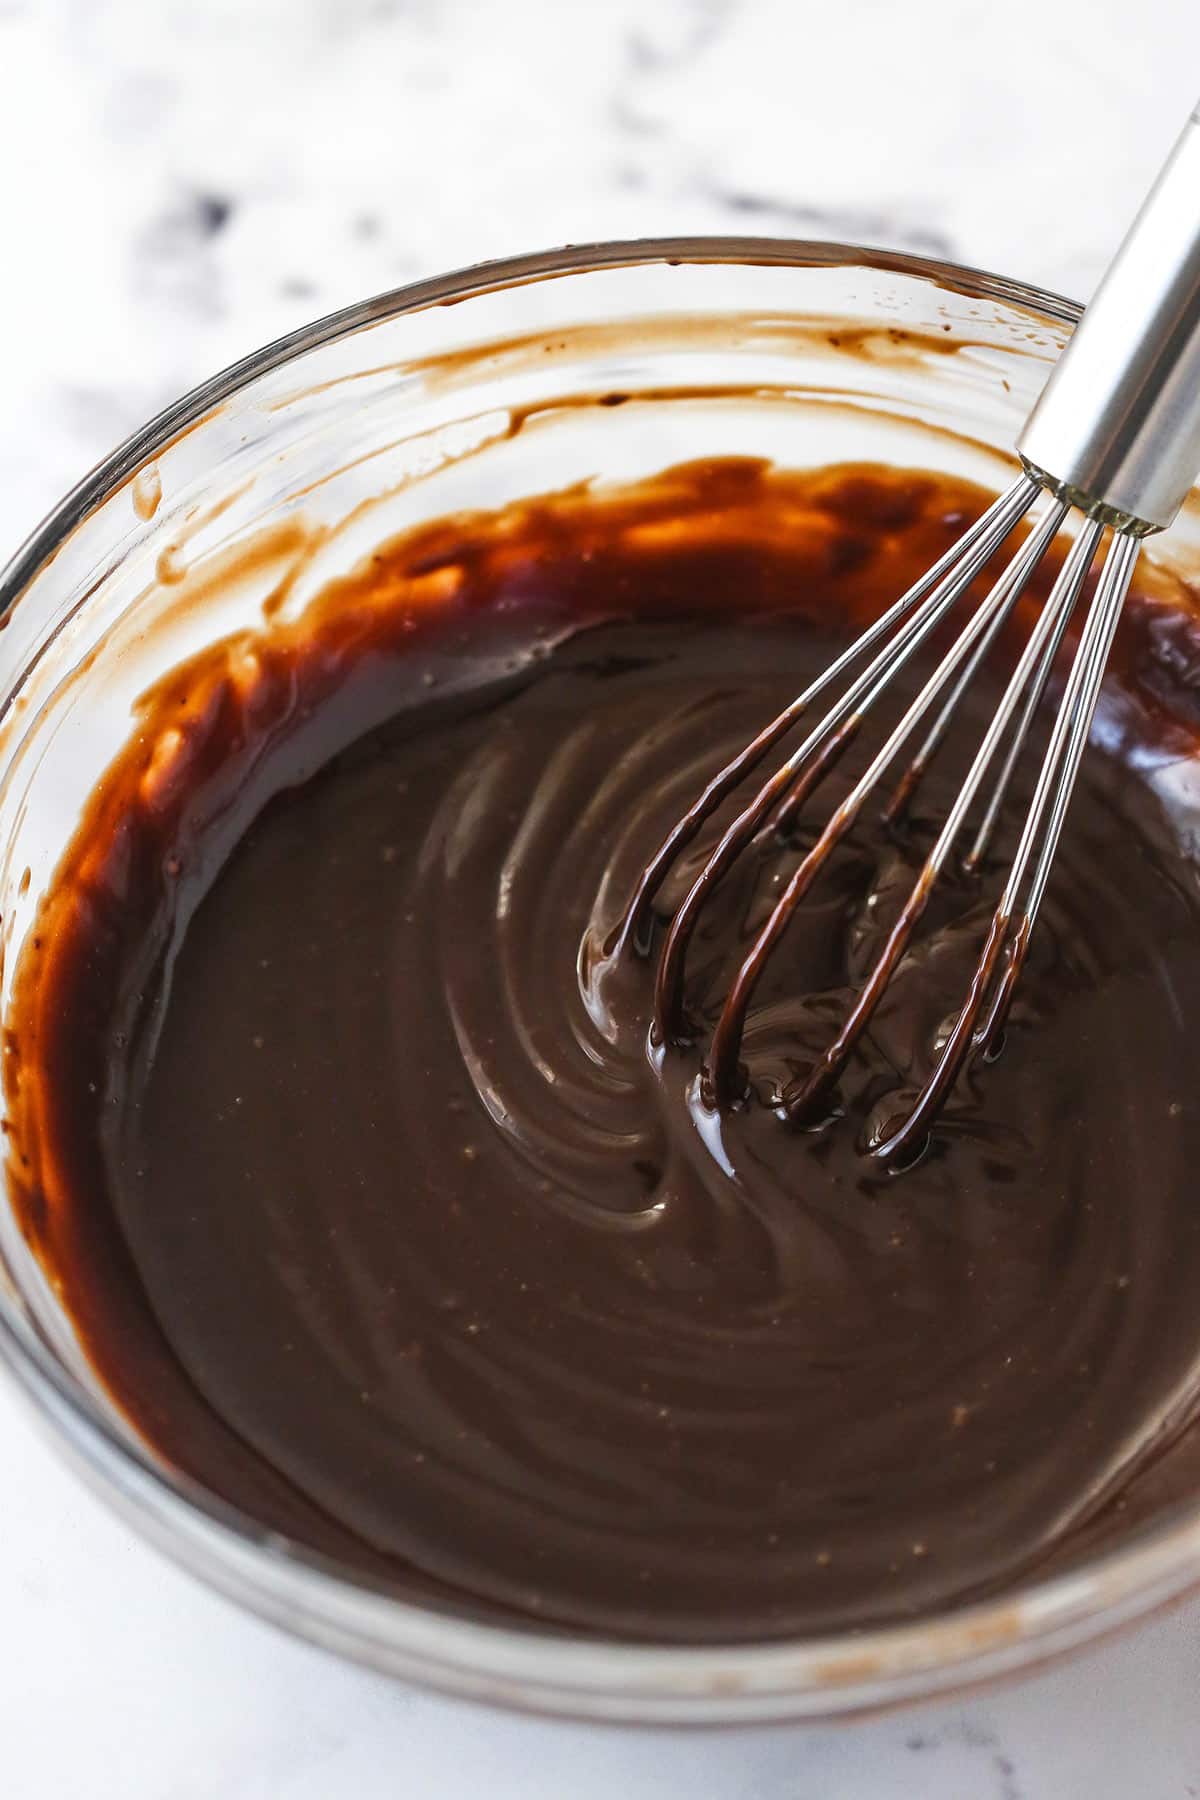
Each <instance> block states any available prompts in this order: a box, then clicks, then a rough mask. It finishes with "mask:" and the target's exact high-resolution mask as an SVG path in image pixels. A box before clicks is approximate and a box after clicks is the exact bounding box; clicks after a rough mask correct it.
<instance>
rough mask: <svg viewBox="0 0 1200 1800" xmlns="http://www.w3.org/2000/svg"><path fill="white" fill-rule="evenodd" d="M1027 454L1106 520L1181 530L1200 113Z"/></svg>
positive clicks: (1199, 447)
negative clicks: (1177, 518)
mask: <svg viewBox="0 0 1200 1800" xmlns="http://www.w3.org/2000/svg"><path fill="white" fill-rule="evenodd" d="M1017 450H1018V453H1019V454H1020V456H1021V459H1022V461H1023V462H1024V463H1025V464H1026V466H1027V468H1028V469H1029V471H1030V473H1031V474H1033V475H1036V476H1037V477H1038V479H1039V480H1040V481H1042V482H1043V483H1044V485H1045V486H1047V487H1049V488H1051V489H1052V490H1053V492H1055V493H1056V494H1058V495H1060V496H1061V497H1062V498H1063V499H1064V500H1069V501H1070V502H1071V503H1072V504H1073V505H1075V506H1079V507H1081V508H1082V509H1083V510H1084V511H1085V512H1088V513H1090V514H1091V515H1092V516H1093V517H1096V518H1100V519H1101V520H1103V521H1104V523H1106V524H1110V525H1117V526H1121V527H1124V528H1125V529H1127V530H1132V531H1135V532H1136V531H1137V530H1138V529H1139V527H1140V528H1141V530H1142V531H1143V532H1146V531H1158V530H1163V529H1165V528H1166V527H1167V526H1168V525H1170V524H1171V522H1172V521H1173V519H1174V518H1175V515H1176V513H1177V512H1178V511H1179V508H1180V507H1181V506H1182V504H1183V501H1184V498H1185V496H1186V494H1187V492H1188V490H1189V489H1190V488H1191V486H1192V484H1193V482H1194V481H1195V480H1196V476H1197V471H1200V106H1197V108H1196V110H1195V112H1194V113H1193V114H1192V116H1191V118H1190V119H1189V121H1188V123H1187V125H1186V126H1185V127H1184V130H1183V135H1182V136H1181V137H1180V139H1179V141H1178V143H1177V144H1176V145H1175V148H1174V149H1173V150H1172V152H1171V154H1170V156H1169V157H1168V158H1167V161H1166V163H1165V165H1164V167H1163V170H1162V173H1161V174H1160V175H1159V177H1158V180H1157V181H1156V182H1155V184H1154V186H1153V187H1152V188H1151V190H1150V192H1149V194H1148V195H1147V197H1146V200H1145V202H1144V203H1143V205H1142V208H1141V211H1140V212H1139V213H1138V215H1137V217H1136V218H1135V219H1134V221H1133V224H1132V225H1131V226H1130V228H1129V231H1128V233H1127V235H1126V237H1125V240H1124V242H1123V243H1122V245H1121V247H1120V249H1119V250H1118V251H1117V254H1116V256H1115V257H1114V258H1113V261H1112V263H1111V264H1110V266H1109V269H1108V272H1107V274H1106V275H1105V276H1104V278H1103V280H1102V281H1101V283H1100V286H1099V287H1098V288H1097V290H1096V293H1095V296H1094V298H1093V299H1092V302H1091V304H1090V305H1089V307H1088V308H1087V311H1086V312H1085V313H1084V315H1083V318H1082V320H1081V321H1080V323H1079V324H1078V325H1077V326H1076V328H1075V333H1074V336H1073V337H1072V338H1071V341H1070V343H1069V344H1068V345H1067V347H1066V349H1065V350H1064V352H1063V354H1062V356H1061V357H1060V358H1059V361H1058V363H1057V365H1056V366H1055V368H1054V370H1053V372H1052V373H1051V376H1050V379H1049V380H1048V381H1047V383H1046V386H1045V388H1044V389H1043V391H1042V395H1041V398H1040V399H1039V400H1038V402H1037V405H1036V406H1035V407H1034V409H1033V411H1032V412H1031V413H1030V415H1029V419H1028V421H1027V423H1026V425H1025V429H1024V430H1023V432H1022V433H1021V436H1020V438H1019V439H1018V441H1017Z"/></svg>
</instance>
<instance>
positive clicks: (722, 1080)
mask: <svg viewBox="0 0 1200 1800" xmlns="http://www.w3.org/2000/svg"><path fill="white" fill-rule="evenodd" d="M1061 517H1062V508H1061V504H1060V503H1058V502H1053V503H1051V504H1050V506H1049V507H1048V508H1047V511H1046V513H1045V516H1044V517H1043V518H1042V519H1041V520H1040V521H1039V523H1038V525H1037V527H1036V528H1035V530H1034V531H1033V532H1031V534H1030V536H1029V537H1028V538H1027V539H1026V541H1025V542H1024V544H1022V546H1021V548H1020V550H1019V551H1018V552H1017V554H1016V556H1015V557H1014V558H1013V560H1012V562H1011V563H1009V565H1008V566H1007V568H1006V569H1005V570H1004V572H1003V573H1002V574H1001V575H1000V577H999V578H998V580H997V581H996V582H995V583H994V585H993V586H992V588H991V590H990V592H989V593H988V595H987V596H986V598H985V599H984V600H983V601H982V603H981V604H980V605H979V606H978V607H977V608H976V611H975V613H974V615H973V616H972V618H971V619H970V620H969V621H968V623H967V625H966V626H965V628H964V629H963V631H962V632H961V633H960V635H959V636H958V637H957V638H956V639H955V641H954V643H953V644H952V645H951V647H950V649H949V650H948V651H947V652H946V654H945V655H944V656H943V657H942V659H941V661H940V662H939V663H938V665H937V667H936V668H935V670H934V671H933V674H932V675H931V676H930V677H929V679H928V680H927V681H926V682H925V684H924V686H923V687H922V688H921V690H920V692H919V693H918V695H917V697H916V699H915V700H913V701H912V703H911V704H910V705H909V707H908V708H907V709H906V711H905V713H904V715H903V717H902V718H901V720H900V722H899V724H898V725H897V726H896V727H895V729H894V730H893V731H892V732H891V734H890V735H889V737H888V738H887V739H886V741H885V742H884V744H883V747H882V748H881V749H880V750H879V751H878V752H877V754H876V755H875V756H874V757H873V758H872V760H871V762H870V763H869V764H868V766H867V768H866V770H865V771H864V772H863V774H862V775H861V776H860V777H859V779H858V780H857V781H856V782H855V784H854V786H853V787H852V788H851V790H850V792H849V794H848V795H847V796H846V798H845V800H843V802H842V803H841V805H840V806H839V807H837V809H836V810H835V811H834V813H833V814H832V816H831V818H830V820H829V822H828V824H827V825H826V827H825V829H824V831H822V833H821V834H820V836H819V837H818V839H817V841H816V843H815V844H814V845H813V847H812V849H811V850H810V851H809V853H808V855H807V856H806V857H805V858H804V860H803V862H801V864H800V865H799V867H798V868H797V869H796V870H795V872H794V873H793V875H792V877H791V879H790V880H789V882H788V884H787V886H786V887H785V889H784V891H783V893H782V894H781V896H780V898H779V899H778V901H777V902H776V904H775V906H774V907H773V908H772V911H771V913H770V915H769V917H768V918H767V920H766V922H765V923H764V925H763V926H762V928H761V929H760V931H759V934H758V936H757V937H756V939H755V941H754V943H753V944H752V945H751V947H750V950H749V951H748V953H747V955H746V956H745V958H744V959H743V961H742V964H741V966H740V968H739V969H738V971H737V974H736V975H735V977H734V980H733V983H732V986H731V987H730V991H729V995H728V998H727V999H726V1002H725V1005H724V1007H723V1008H722V1011H721V1016H720V1018H719V1019H718V1021H717V1026H716V1030H715V1031H714V1033H713V1041H712V1048H711V1052H710V1056H709V1062H708V1072H707V1086H708V1088H709V1089H710V1091H711V1095H712V1098H713V1100H714V1101H715V1103H716V1104H718V1105H724V1104H728V1103H729V1101H731V1100H732V1099H734V1098H735V1097H736V1094H735V1089H736V1084H737V1071H738V1057H739V1053H740V1050H741V1040H742V1032H743V1028H744V1023H745V1017H746V1011H747V1008H748V1007H749V1004H750V1001H751V999H752V997H753V994H754V989H755V987H756V985H757V982H758V979H759V977H760V975H761V973H762V970H763V968H764V967H765V966H766V963H767V960H768V958H769V957H770V956H771V954H772V953H773V951H774V949H775V946H776V945H777V943H778V942H779V939H780V938H781V937H782V936H783V933H784V932H785V931H786V929H787V927H788V924H789V923H790V921H791V919H792V917H793V916H794V914H795V912H796V909H797V908H798V906H799V905H800V903H801V902H802V901H803V899H804V897H805V895H806V894H807V893H808V891H809V889H810V888H811V886H812V885H813V883H814V881H815V880H816V879H817V877H818V875H819V874H820V872H821V870H822V869H823V868H824V867H825V865H826V864H827V862H828V860H829V857H830V855H831V854H832V852H833V850H834V849H835V848H836V846H837V845H838V844H839V843H840V842H841V840H842V839H843V838H844V837H845V836H846V833H847V832H848V831H849V830H850V829H851V827H852V826H853V824H854V822H855V820H856V819H857V817H858V815H859V813H860V811H861V810H862V807H863V804H864V802H865V801H866V799H867V796H868V795H869V794H870V792H871V790H872V789H873V788H874V787H875V785H876V783H877V782H878V781H879V779H880V777H881V776H882V775H883V774H884V773H885V772H886V770H887V769H888V768H889V767H890V765H891V764H892V762H893V761H894V760H895V758H896V756H897V755H898V754H899V752H900V750H901V749H902V748H903V746H904V744H905V743H906V742H907V741H908V739H909V737H911V735H912V733H913V731H914V730H915V729H916V727H917V725H918V724H919V723H920V721H921V720H922V718H923V717H924V716H925V714H926V713H927V712H928V710H929V709H930V707H931V706H932V705H933V703H934V702H935V700H936V699H937V698H938V696H939V695H940V693H941V692H942V690H943V689H944V688H945V686H946V685H947V683H948V682H949V681H950V680H951V678H952V677H953V676H954V674H955V672H956V670H957V669H958V668H959V666H960V664H962V663H964V662H966V663H967V666H968V667H970V664H971V661H972V660H973V658H972V655H971V653H972V651H973V650H974V649H975V648H976V646H977V645H978V644H980V643H985V642H987V640H988V638H989V637H990V636H991V635H993V634H994V632H995V630H996V629H998V627H999V626H1000V625H1002V624H1003V622H1004V620H1005V619H1006V618H1007V617H1008V616H1009V615H1010V613H1011V612H1012V609H1013V607H1014V606H1015V605H1016V603H1017V601H1018V600H1019V599H1020V596H1021V594H1022V592H1023V591H1024V588H1025V586H1026V583H1027V582H1028V580H1029V577H1030V575H1031V574H1032V573H1033V570H1034V568H1035V567H1036V566H1037V563H1038V561H1039V559H1040V558H1041V556H1042V555H1043V553H1044V551H1045V549H1046V547H1047V545H1048V544H1049V542H1050V540H1051V538H1052V537H1053V535H1054V531H1055V529H1056V527H1057V525H1058V523H1059V522H1060V520H1061ZM925 604H926V607H929V606H931V604H932V602H931V601H926V603H925ZM936 622H937V621H936V619H934V620H932V622H926V631H928V630H931V629H932V625H933V624H934V623H936ZM913 625H914V628H915V627H916V625H917V621H916V620H914V621H913ZM879 660H880V661H881V663H882V666H883V672H882V674H881V675H880V677H879V679H878V681H877V682H876V684H875V686H874V688H873V689H872V691H871V694H870V695H869V697H868V699H867V700H866V701H865V702H864V704H863V708H862V711H863V712H864V713H865V712H866V711H867V709H868V707H869V706H870V704H871V703H872V702H873V701H874V700H875V699H877V698H878V697H879V695H881V694H882V693H883V692H884V690H885V689H886V688H887V687H888V686H889V685H890V683H891V681H892V680H893V679H894V678H895V676H896V674H897V673H898V671H899V669H900V667H901V666H902V663H901V662H900V661H890V660H887V652H886V651H885V652H884V653H883V656H882V657H881V658H880V659H879ZM956 691H957V690H956ZM830 716H831V715H830ZM939 722H940V721H939ZM820 729H821V728H820V727H818V731H819V730H820ZM934 729H935V730H936V729H937V727H936V726H935V728H934ZM814 735H815V734H814ZM927 741H928V740H927ZM910 766H911V765H910ZM914 922H915V921H914Z"/></svg>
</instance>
